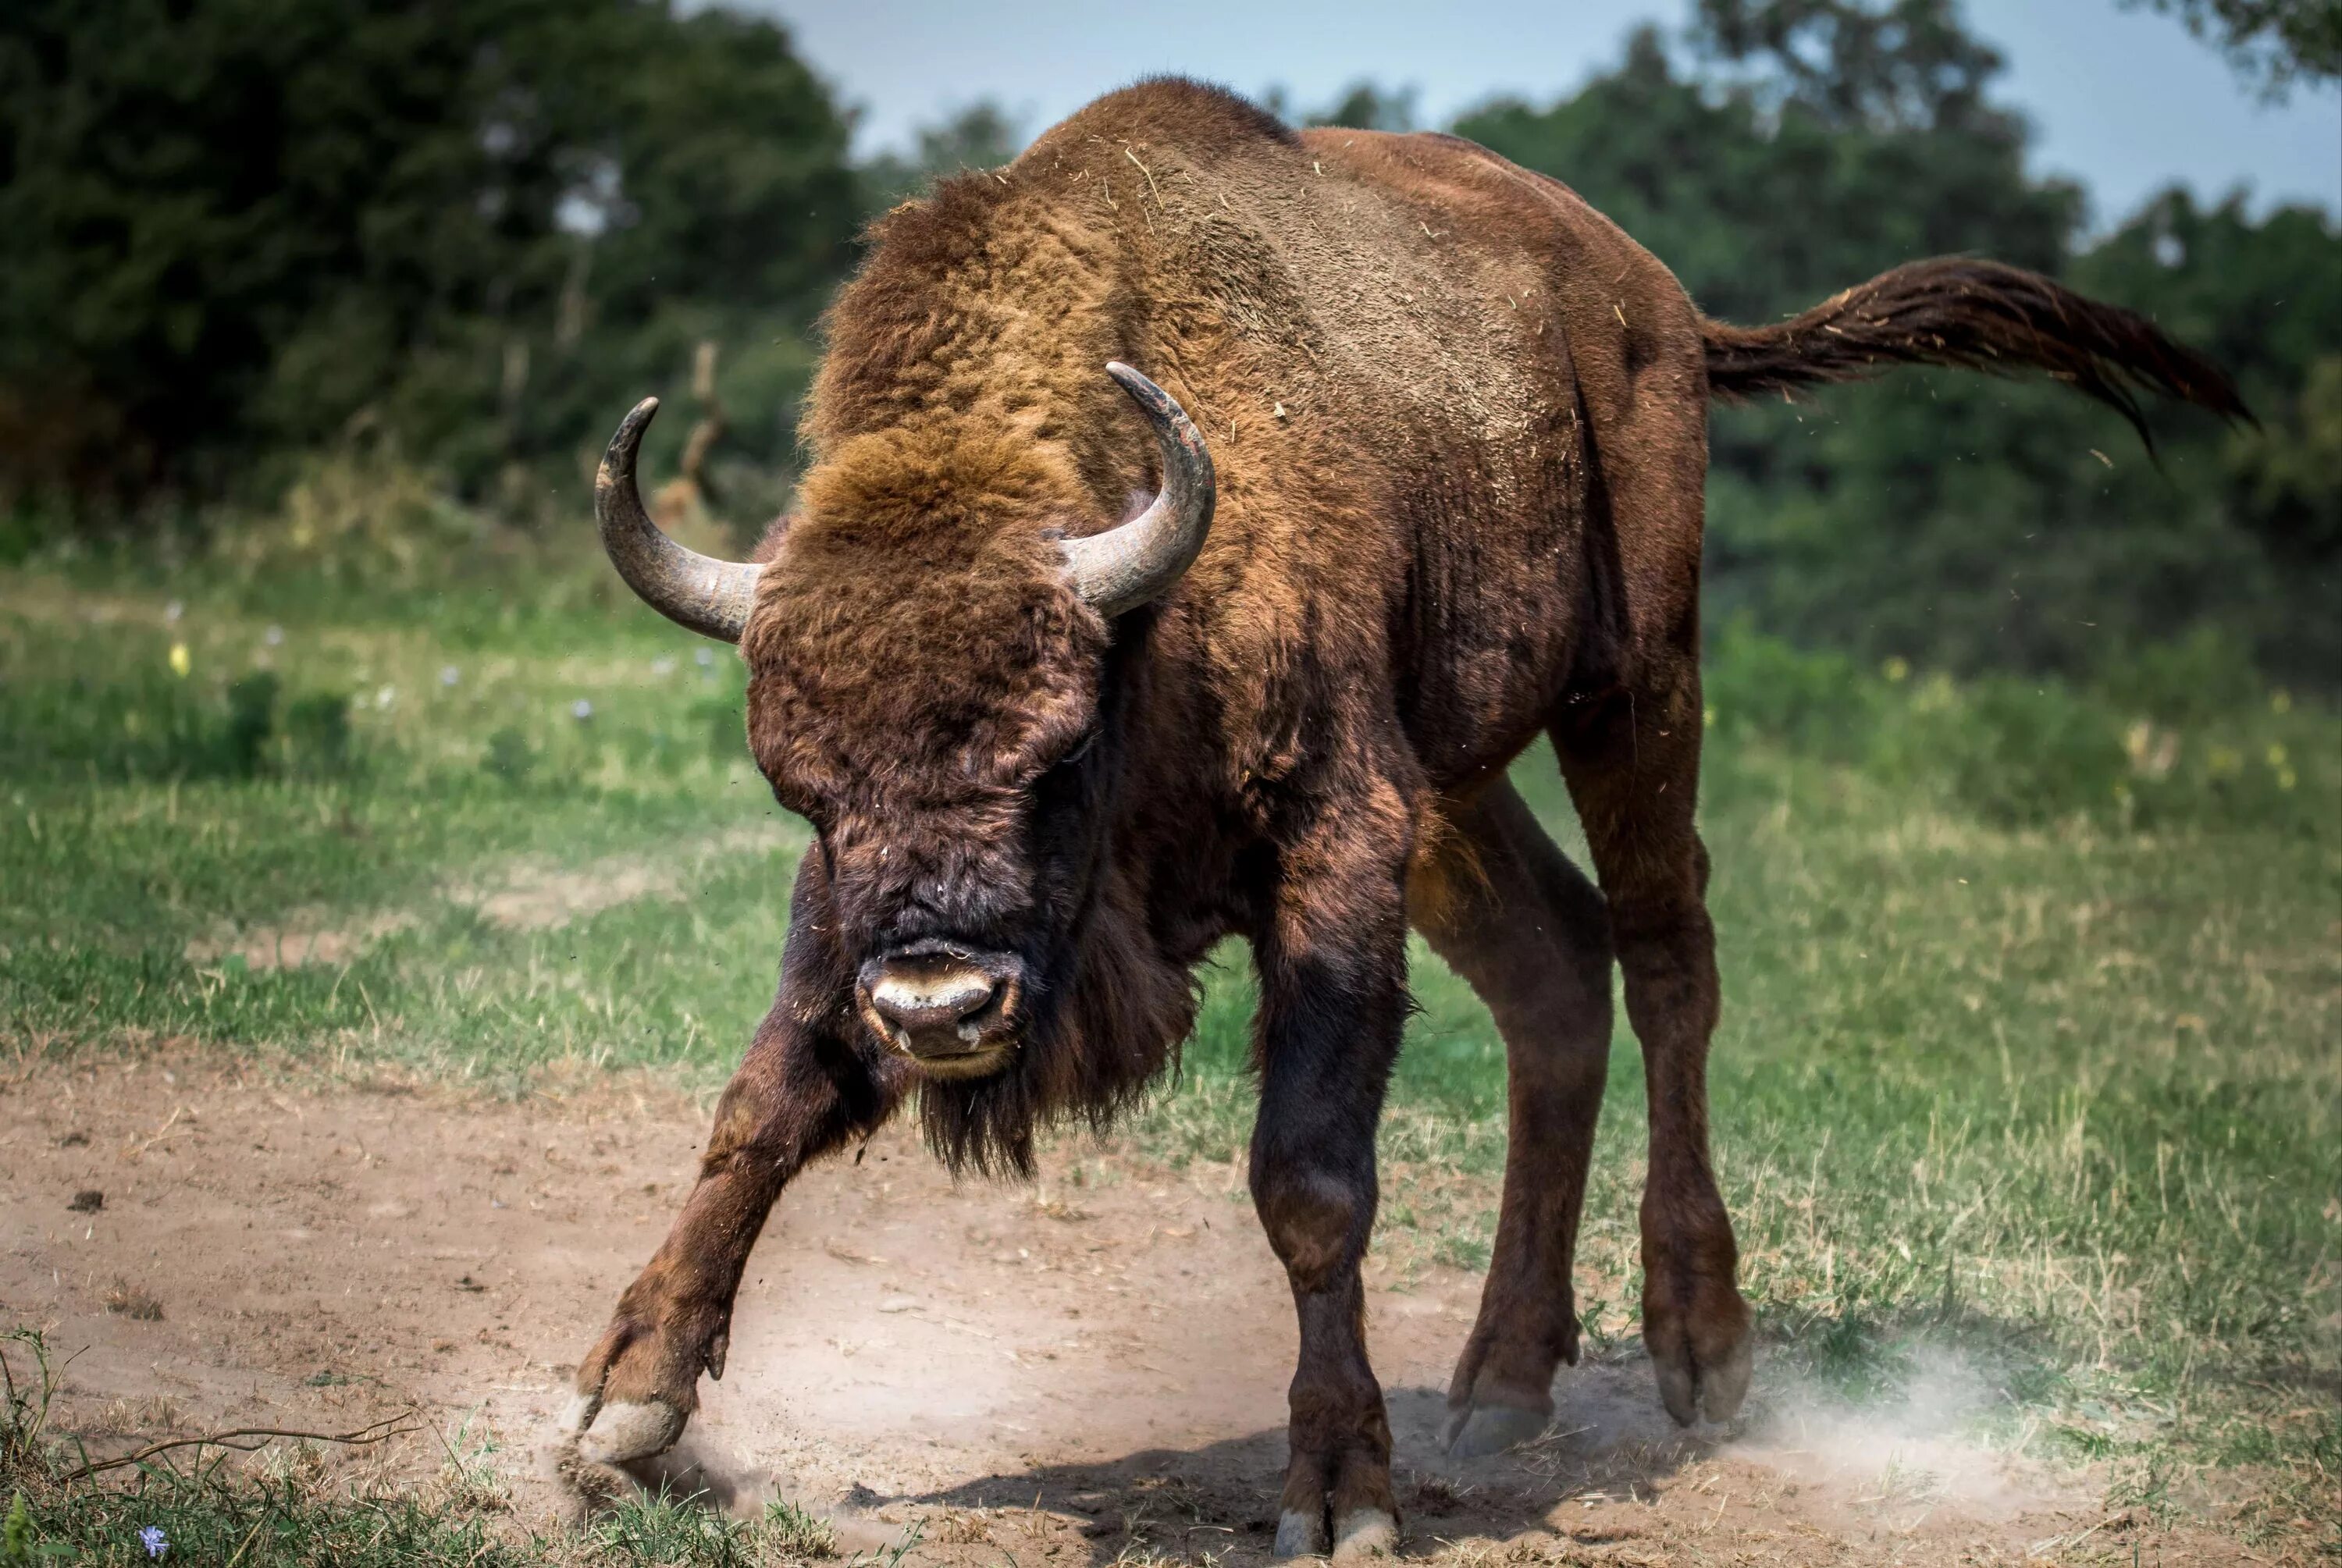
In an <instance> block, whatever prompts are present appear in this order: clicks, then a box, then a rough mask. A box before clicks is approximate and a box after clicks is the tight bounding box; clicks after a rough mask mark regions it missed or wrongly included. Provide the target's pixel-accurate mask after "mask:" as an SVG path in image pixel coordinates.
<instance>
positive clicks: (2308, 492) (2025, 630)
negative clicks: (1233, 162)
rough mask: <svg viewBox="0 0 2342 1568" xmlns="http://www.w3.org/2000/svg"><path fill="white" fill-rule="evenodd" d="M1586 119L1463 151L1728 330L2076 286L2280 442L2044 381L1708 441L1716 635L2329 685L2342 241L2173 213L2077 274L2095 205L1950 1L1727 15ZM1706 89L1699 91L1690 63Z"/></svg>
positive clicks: (1635, 70)
mask: <svg viewBox="0 0 2342 1568" xmlns="http://www.w3.org/2000/svg"><path fill="white" fill-rule="evenodd" d="M1685 45H1686V46H1685V47H1682V48H1681V49H1680V50H1679V51H1678V50H1676V49H1671V48H1670V46H1669V45H1668V43H1667V41H1666V39H1665V38H1664V37H1663V36H1662V35H1660V34H1658V33H1657V32H1656V30H1652V29H1645V30H1643V31H1641V32H1639V33H1637V34H1636V35H1633V36H1632V37H1631V38H1630V39H1629V41H1628V45H1627V48H1626V57H1625V59H1624V60H1623V61H1622V62H1621V63H1620V65H1618V66H1617V67H1616V69H1615V70H1613V71H1611V72H1609V73H1606V74H1605V75H1600V76H1597V77H1596V78H1595V79H1594V80H1593V81H1591V82H1589V83H1587V84H1586V86H1585V87H1584V88H1582V89H1581V90H1580V91H1579V92H1577V93H1576V94H1575V95H1572V96H1569V97H1566V98H1564V99H1561V100H1559V101H1556V102H1555V103H1552V104H1549V105H1542V106H1533V105H1527V104H1523V103H1520V102H1517V101H1500V102H1497V103H1493V104H1490V105H1485V106H1484V107H1482V108H1481V109H1479V110H1476V111H1475V112H1474V113H1472V114H1470V115H1466V116H1465V118H1464V119H1463V120H1461V121H1460V122H1459V123H1458V124H1457V125H1456V130H1457V131H1458V133H1459V134H1461V135H1466V136H1468V137H1470V138H1472V139H1473V140H1475V141H1478V142H1481V143H1484V144H1485V145H1488V146H1490V147H1492V148H1494V149H1495V150H1496V151H1497V152H1500V153H1503V154H1505V155H1506V156H1508V157H1511V158H1514V159H1515V160H1516V161H1518V162H1520V163H1523V164H1526V165H1529V166H1530V167H1534V168H1537V169H1541V170H1544V171H1545V172H1546V173H1549V174H1552V175H1556V177H1558V178H1560V179H1563V180H1565V181H1566V182H1568V183H1569V184H1570V185H1572V186H1574V187H1575V188H1576V189H1577V190H1578V191H1579V192H1580V193H1581V194H1582V195H1585V196H1586V199H1587V200H1588V201H1589V202H1591V203H1593V205H1595V206H1596V207H1597V208H1600V209H1601V210H1602V211H1604V212H1605V213H1606V214H1608V215H1610V216H1611V217H1612V218H1614V219H1615V220H1616V221H1617V222H1618V224H1619V225H1621V226H1622V227H1624V228H1625V229H1626V232H1627V233H1629V234H1630V235H1634V236H1635V237H1636V239H1638V240H1640V241H1641V242H1642V243H1643V244H1645V245H1648V246H1649V247H1650V248H1651V249H1652V250H1653V251H1654V252H1656V254H1657V255H1658V256H1659V258H1660V259H1661V260H1663V261H1665V262H1666V263H1667V265H1669V266H1670V267H1672V268H1673V269H1674V270H1675V272H1676V276H1677V277H1679V278H1680V279H1681V280H1682V281H1683V283H1684V285H1685V286H1686V289H1687V290H1688V291H1689V293H1690V294H1691V295H1692V297H1693V299H1694V300H1695V301H1696V302H1697V303H1698V304H1699V305H1700V306H1701V307H1702V308H1703V309H1704V310H1706V311H1707V312H1708V313H1709V314H1711V315H1717V316H1721V317H1725V318H1726V319H1737V320H1745V321H1764V320H1771V319H1777V318H1778V317H1779V316H1780V315H1784V314H1787V313H1789V312H1792V311H1795V310H1797V309H1800V308H1802V307H1804V306H1806V305H1810V304H1812V303H1813V302H1815V301H1816V300H1817V299H1819V298H1822V297H1824V296H1825V295H1828V294H1830V293H1832V292H1834V291H1836V290H1837V289H1839V288H1842V287H1844V286H1846V285H1849V284H1852V283H1856V282H1858V281H1860V280H1861V279H1863V278H1865V277H1867V276H1870V275H1873V274H1876V273H1877V272H1879V271H1881V270H1883V269H1884V268H1886V267H1888V266H1892V265H1896V264H1897V263H1899V262H1904V261H1909V260H1912V259H1915V258H1917V257H1920V256H1924V255H1937V254H1943V253H1947V252H1972V253H1977V254H1983V255H1993V256H1997V257H1999V258H2001V259H2003V260H2007V261H2011V262H2015V263H2017V264H2018V265H2025V266H2029V267H2033V268H2036V269H2037V270H2041V271H2045V272H2048V273H2051V274H2053V275H2063V276H2065V277H2067V280H2068V281H2070V282H2072V283H2073V284H2074V285H2076V286H2077V287H2079V288H2082V289H2083V290H2085V291H2086V292H2088V293H2091V294H2094V295H2099V296H2101V297H2104V298H2107V299H2110V300H2112V301H2115V302H2116V303H2118V304H2123V305H2129V306H2131V307H2132V308H2134V309H2138V310H2142V311H2145V312H2147V314H2149V315H2153V316H2155V317H2156V318H2157V319H2158V320H2159V321H2161V322H2162V323H2163V325H2166V326H2167V327H2168V328H2170V329H2171V330H2173V331H2175V332H2177V334H2178V335H2180V336H2182V337H2184V338H2187V340H2189V341H2190V342H2193V343H2196V344H2198V345H2201V346H2203V347H2205V348H2207V349H2208V350H2209V351H2210V352H2212V353H2213V354H2214V355H2216V356H2217V357H2218V358H2220V359H2221V360H2222V362H2223V363H2224V364H2226V365H2228V366H2229V367H2230V368H2231V369H2232V370H2234V371H2235V372H2236V374H2237V376H2238V378H2239V381H2240V384H2241V385H2243V387H2244V390H2245V393H2246V395H2247V399H2248V400H2249V401H2250V402H2251V403H2252V404H2253V405H2254V406H2255V408H2256V409H2257V411H2258V412H2259V414H2260V415H2261V417H2262V420H2263V424H2262V426H2261V427H2260V428H2259V429H2258V430H2240V431H2228V430H2224V429H2223V428H2221V427H2220V426H2218V425H2217V424H2216V423H2214V422H2212V421H2210V420H2208V419H2207V418H2203V417H2200V416H2197V415H2194V414H2189V413H2186V412H2181V413H2177V414H2168V415H2162V416H2158V418H2157V437H2158V444H2159V448H2160V454H2161V455H2160V461H2159V464H2158V463H2156V462H2150V461H2148V460H2147V457H2146V455H2145V454H2142V453H2141V452H2140V451H2139V450H2138V449H2137V444H2135V443H2134V442H2133V441H2132V439H2131V436H2130V434H2129V433H2128V432H2127V430H2125V429H2124V428H2123V427H2122V425H2121V424H2120V422H2119V421H2118V420H2116V419H2115V418H2113V417H2112V416H2110V415H2108V414H2106V413H2105V412H2104V411H2102V410H2100V409H2097V408H2096V407H2094V406H2091V405H2089V404H2086V403H2084V402H2083V401H2082V400H2080V399H2077V398H2075V397H2073V396H2072V395H2071V394H2068V393H2066V392H2065V391H2063V390H2062V389H2059V388H2057V387H2053V386H2047V385H2027V384H2024V383H2014V382H2002V381H1994V380H1989V379H1983V378H1978V377H1976V376H1972V375H1957V374H1951V373H1919V372H1904V373H1898V374H1897V375H1892V376H1889V377H1887V378H1885V379H1884V380H1883V381H1881V382H1880V383H1878V384H1877V385H1871V386H1867V387H1855V388H1845V389H1839V390H1836V391H1831V392H1827V393H1824V394H1819V395H1817V396H1816V397H1814V398H1812V399H1811V400H1809V401H1806V402H1802V403H1800V404H1796V405H1794V406H1790V405H1784V404H1777V403H1776V404H1765V405H1761V406H1755V407H1748V408H1737V409H1722V410H1719V411H1717V413H1716V416H1715V418H1714V419H1713V421H1712V423H1711V425H1710V432H1711V435H1710V445H1711V460H1712V461H1711V481H1710V485H1709V504H1708V551H1707V564H1706V580H1707V595H1706V603H1707V606H1708V611H1709V614H1710V616H1711V618H1722V619H1728V618H1731V617H1733V616H1736V615H1746V616H1749V617H1752V618H1754V619H1755V620H1756V621H1757V623H1758V624H1761V625H1763V626H1764V627H1765V628H1766V629H1767V630H1769V631H1772V632H1776V633H1778V634H1785V635H1789V636H1792V637H1795V638H1797V639H1798V640H1800V641H1804V642H1807V643H1813V644H1832V645H1836V646H1839V647H1846V648H1850V649H1854V650H1857V651H1860V652H1863V653H1866V654H1871V655H1873V656H1878V657H1884V656H1887V655H1899V656H1902V657H1905V658H1908V659H1919V660H1925V661H1929V662H1933V663H1937V664H1944V665H1948V666H1951V667H1953V668H1957V669H1968V670H1976V669H1985V668H2007V667H2011V666H2014V667H2019V668H2028V669H2050V670H2061V671H2066V672H2069V673H2075V674H2097V673H2104V672H2106V671H2108V670H2110V669H2114V668H2117V667H2119V666H2120V665H2121V664H2123V663H2124V661H2126V660H2127V658H2128V656H2129V655H2130V654H2132V653H2133V652H2134V651H2136V650H2137V649H2139V648H2141V647H2143V646H2146V645H2148V644H2157V643H2161V642H2166V641H2169V640H2172V639H2175V638H2178V637H2182V636H2185V635H2187V634H2191V633H2205V634H2211V635H2214V636H2216V637H2218V638H2220V639H2223V640H2225V641H2226V643H2227V644H2229V645H2230V646H2231V647H2233V648H2235V649H2237V650H2239V651H2240V652H2244V653H2249V654H2252V655H2254V656H2255V657H2257V659H2258V660H2259V661H2260V662H2261V664H2263V666H2264V668H2266V669H2268V670H2270V671H2272V672H2275V673H2277V674H2281V675H2283V676H2284V677H2286V678H2287V679H2292V680H2297V681H2301V682H2304V683H2314V684H2318V685H2321V686H2329V687H2330V686H2332V685H2334V684H2336V683H2337V674H2342V631H2337V629H2336V628H2335V627H2334V626H2333V624H2332V623H2333V622H2334V621H2335V619H2336V618H2335V617H2334V616H2333V615H2332V614H2331V605H2332V603H2333V600H2334V596H2335V593H2336V589H2337V584H2342V538H2337V532H2342V488H2337V487H2342V479H2337V478H2336V477H2335V475H2336V474H2337V469H2336V467H2335V466H2334V465H2333V464H2329V463H2326V462H2324V461H2323V457H2324V454H2327V453H2328V452H2329V451H2331V450H2332V444H2333V442H2334V441H2335V440H2336V439H2337V421H2336V413H2337V407H2336V405H2337V401H2342V392H2337V388H2342V366H2336V367H2331V368H2329V367H2328V366H2327V358H2328V357H2329V356H2332V355H2335V354H2336V352H2337V345H2342V235H2337V233H2336V231H2335V227H2334V225H2333V224H2332V222H2331V221H2330V220H2328V219H2327V218H2325V217H2322V216H2321V215H2318V214H2316V213H2314V212H2310V211H2307V210H2302V209H2292V210H2286V211H2280V212H2277V213H2274V214H2271V215H2268V216H2267V218H2265V219H2262V220H2260V221H2258V222H2255V221H2254V220H2252V219H2251V218H2250V217H2249V216H2248V215H2247V214H2246V213H2245V212H2244V211H2243V209H2242V208H2241V207H2240V206H2238V205H2236V204H2234V203H2231V204H2228V205H2224V206H2222V207H2220V208H2217V209H2215V210H2212V211H2205V210H2202V209H2199V208H2197V206H2196V205H2194V204H2193V203H2192V202H2190V201H2189V200H2188V199H2187V197H2186V196H2185V195H2179V194H2174V195H2168V196H2166V197H2163V198H2160V199H2159V200H2158V201H2157V203H2156V204H2153V205H2150V206H2149V207H2148V208H2147V210H2146V211H2144V212H2142V213H2141V214H2139V215H2137V217H2135V218H2133V219H2132V220H2131V221H2130V222H2129V223H2127V224H2126V225H2123V226H2122V228H2120V229H2119V230H2117V232H2116V233H2115V234H2114V235H2111V236H2109V237H2108V238H2107V240H2106V241H2104V242H2103V243H2102V244H2100V245H2097V246H2095V247H2093V248H2091V249H2089V250H2087V251H2084V250H2081V249H2080V248H2079V247H2078V245H2077V241H2078V236H2079V232H2080V217H2081V214H2082V195H2081V193H2080V191H2079V190H2077V189H2076V188H2075V187H2073V186H2071V185H2065V184H2063V183H2060V182H2057V181H2043V180H2038V179H2036V178H2033V177H2032V176H2031V175H2028V174H2027V169H2026V151H2027V135H2028V132H2027V126H2026V125H2025V122H2024V121H2023V119H2022V118H2021V117H2020V116H2018V115H2015V114H2013V113H2011V112H2009V111H2008V110H2007V109H2006V108H2005V107H2004V106H2002V105H1997V103H1995V102H1994V100H1993V98H1992V93H1991V89H1992V85H1993V82H1994V80H1995V78H1996V76H1997V73H1998V71H1999V69H2000V64H1999V60H1998V57H1997V55H1996V54H1995V53H1994V52H1993V51H1992V50H1991V49H1990V48H1989V47H1988V46H1987V45H1984V44H1983V43H1981V42H1980V41H1978V40H1976V39H1974V38H1972V37H1969V36H1967V35H1965V34H1964V33H1963V32H1962V31H1961V30H1960V29H1959V27H1958V25H1957V15H1956V13H1955V12H1954V10H1953V8H1952V7H1951V5H1948V4H1947V3H1945V0H1894V3H1892V4H1887V5H1861V4H1856V3H1853V0H1703V4H1702V5H1700V7H1699V10H1698V13H1697V19H1696V25H1695V27H1694V28H1693V30H1692V32H1691V33H1690V35H1689V36H1688V37H1687V38H1686V40H1685ZM1684 61H1688V62H1689V63H1690V65H1693V66H1695V67H1696V71H1693V70H1686V68H1685V65H1683V64H1681V63H1679V62H1684Z"/></svg>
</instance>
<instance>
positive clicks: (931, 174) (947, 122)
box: [862, 99, 1025, 212]
mask: <svg viewBox="0 0 2342 1568" xmlns="http://www.w3.org/2000/svg"><path fill="white" fill-rule="evenodd" d="M1024 145H1025V135H1024V132H1023V130H1022V128H1021V127H1019V126H1018V125H1017V124H1016V120H1015V119H1013V118H1012V117H1011V116H1010V115H1009V114H1008V112H1007V111H1006V109H1003V108H1002V107H1001V106H1000V105H997V104H996V103H993V102H992V101H991V100H990V99H982V100H979V101H977V102H976V103H974V104H970V105H967V106H966V108H963V109H960V110H959V111H957V112H956V113H955V114H953V115H948V116H947V117H946V118H945V119H944V120H943V121H942V122H941V123H940V124H937V125H922V126H920V127H919V128H918V129H917V130H916V131H914V132H913V133H912V135H911V145H910V146H909V147H908V148H907V149H906V150H904V151H899V152H885V153H880V154H879V155H877V156H876V157H874V158H872V159H871V160H870V161H869V162H868V163H866V164H865V165H863V166H862V183H863V190H864V192H865V198H864V199H865V201H866V204H867V205H868V206H869V208H870V210H871V211H873V212H884V211H885V210H886V208H888V207H890V206H893V205H895V204H896V202H900V201H907V200H909V199H910V198H911V197H913V196H916V195H919V194H920V193H921V192H922V191H925V190H926V188H927V187H928V186H929V185H933V184H934V183H935V182H936V180H938V179H941V178H942V177H944V176H945V175H956V174H958V173H959V172H960V171H961V170H963V169H996V168H998V167H999V166H1000V165H1003V164H1006V163H1008V162H1010V161H1011V160H1013V159H1014V158H1015V157H1016V155H1017V153H1018V152H1019V151H1020V150H1021V149H1022V148H1023V147H1024Z"/></svg>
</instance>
